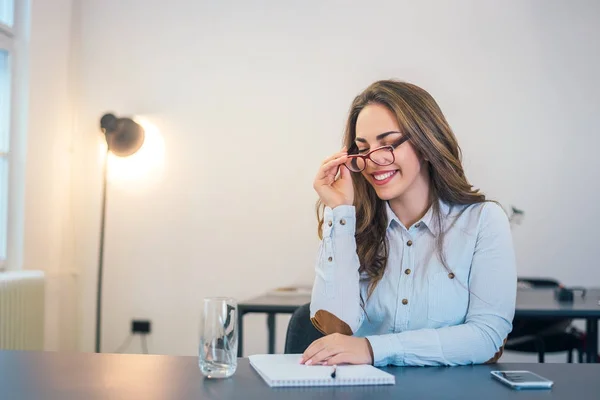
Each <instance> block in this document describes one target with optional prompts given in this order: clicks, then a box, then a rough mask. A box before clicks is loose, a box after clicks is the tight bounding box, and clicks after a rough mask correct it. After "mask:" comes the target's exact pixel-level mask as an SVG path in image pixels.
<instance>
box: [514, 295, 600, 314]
mask: <svg viewBox="0 0 600 400" xmlns="http://www.w3.org/2000/svg"><path fill="white" fill-rule="evenodd" d="M599 301H600V289H596V288H594V289H588V290H587V293H586V295H585V297H583V298H582V297H581V296H580V295H579V292H577V293H576V294H575V299H574V301H573V302H572V303H567V302H562V303H561V302H558V301H556V300H555V299H554V290H552V289H521V290H518V291H517V307H516V310H515V315H517V316H520V317H536V316H537V317H541V316H549V317H567V318H586V317H594V318H598V317H600V303H598V302H599Z"/></svg>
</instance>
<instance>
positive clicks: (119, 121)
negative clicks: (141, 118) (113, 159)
mask: <svg viewBox="0 0 600 400" xmlns="http://www.w3.org/2000/svg"><path fill="white" fill-rule="evenodd" d="M100 128H101V129H102V131H103V132H104V134H105V135H106V144H107V145H108V150H109V151H110V152H111V153H113V154H114V155H116V156H119V157H127V156H130V155H132V154H134V153H135V152H136V151H138V150H139V149H140V148H141V147H142V144H144V137H145V134H144V128H142V126H141V125H140V124H138V123H137V122H135V121H134V120H132V119H131V118H117V117H115V116H114V115H113V114H105V115H104V116H102V118H101V119H100Z"/></svg>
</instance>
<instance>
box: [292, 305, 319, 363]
mask: <svg viewBox="0 0 600 400" xmlns="http://www.w3.org/2000/svg"><path fill="white" fill-rule="evenodd" d="M323 336H324V335H323V334H322V333H321V332H319V331H318V330H317V329H316V328H315V327H314V326H313V324H312V322H311V321H310V304H304V305H303V306H300V307H299V308H298V309H297V310H296V311H295V312H294V313H293V314H292V318H291V319H290V322H289V324H288V329H287V334H286V336H285V350H284V352H285V353H286V354H302V353H304V351H305V350H306V349H307V348H308V346H310V344H311V343H312V342H314V341H315V340H317V339H319V338H321V337H323Z"/></svg>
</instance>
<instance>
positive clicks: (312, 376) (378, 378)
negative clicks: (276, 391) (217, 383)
mask: <svg viewBox="0 0 600 400" xmlns="http://www.w3.org/2000/svg"><path fill="white" fill-rule="evenodd" d="M300 358H301V355H300V354H259V355H254V356H250V357H249V359H250V365H252V367H253V368H254V369H255V370H256V372H258V374H259V375H260V376H261V377H262V378H263V379H264V380H265V382H266V383H267V385H269V386H271V387H292V386H353V385H394V384H395V383H396V378H395V377H394V375H392V374H388V373H387V372H384V371H382V370H379V369H377V368H375V367H373V366H371V365H341V366H338V367H337V368H336V373H335V378H332V377H331V373H332V372H333V367H332V366H325V365H303V364H300Z"/></svg>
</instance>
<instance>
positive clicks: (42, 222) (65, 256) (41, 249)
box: [23, 0, 79, 350]
mask: <svg viewBox="0 0 600 400" xmlns="http://www.w3.org/2000/svg"><path fill="white" fill-rule="evenodd" d="M72 6H73V1H72V0H54V1H52V2H48V1H45V0H32V1H31V32H30V43H29V55H30V60H29V116H28V121H27V125H28V133H27V152H26V153H27V155H26V160H27V162H26V181H25V224H24V229H23V232H24V257H23V267H24V268H26V269H39V270H43V271H44V272H45V273H46V277H47V285H46V307H47V309H46V331H45V347H46V349H48V350H75V349H77V347H78V346H77V343H78V342H77V339H78V334H79V329H78V320H77V318H78V310H77V306H76V304H77V293H78V287H79V281H78V270H77V269H75V267H74V265H73V254H74V253H73V252H74V235H75V232H74V225H73V220H72V215H71V214H72V213H71V212H70V209H71V197H72V195H71V189H72V186H71V150H72V149H71V146H72V140H71V139H72V120H73V104H72V103H71V98H72V96H71V91H72V82H71V78H72V77H71V75H70V73H69V72H70V71H69V70H70V68H71V67H70V65H71V41H72V38H71V16H72V15H71V11H72Z"/></svg>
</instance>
